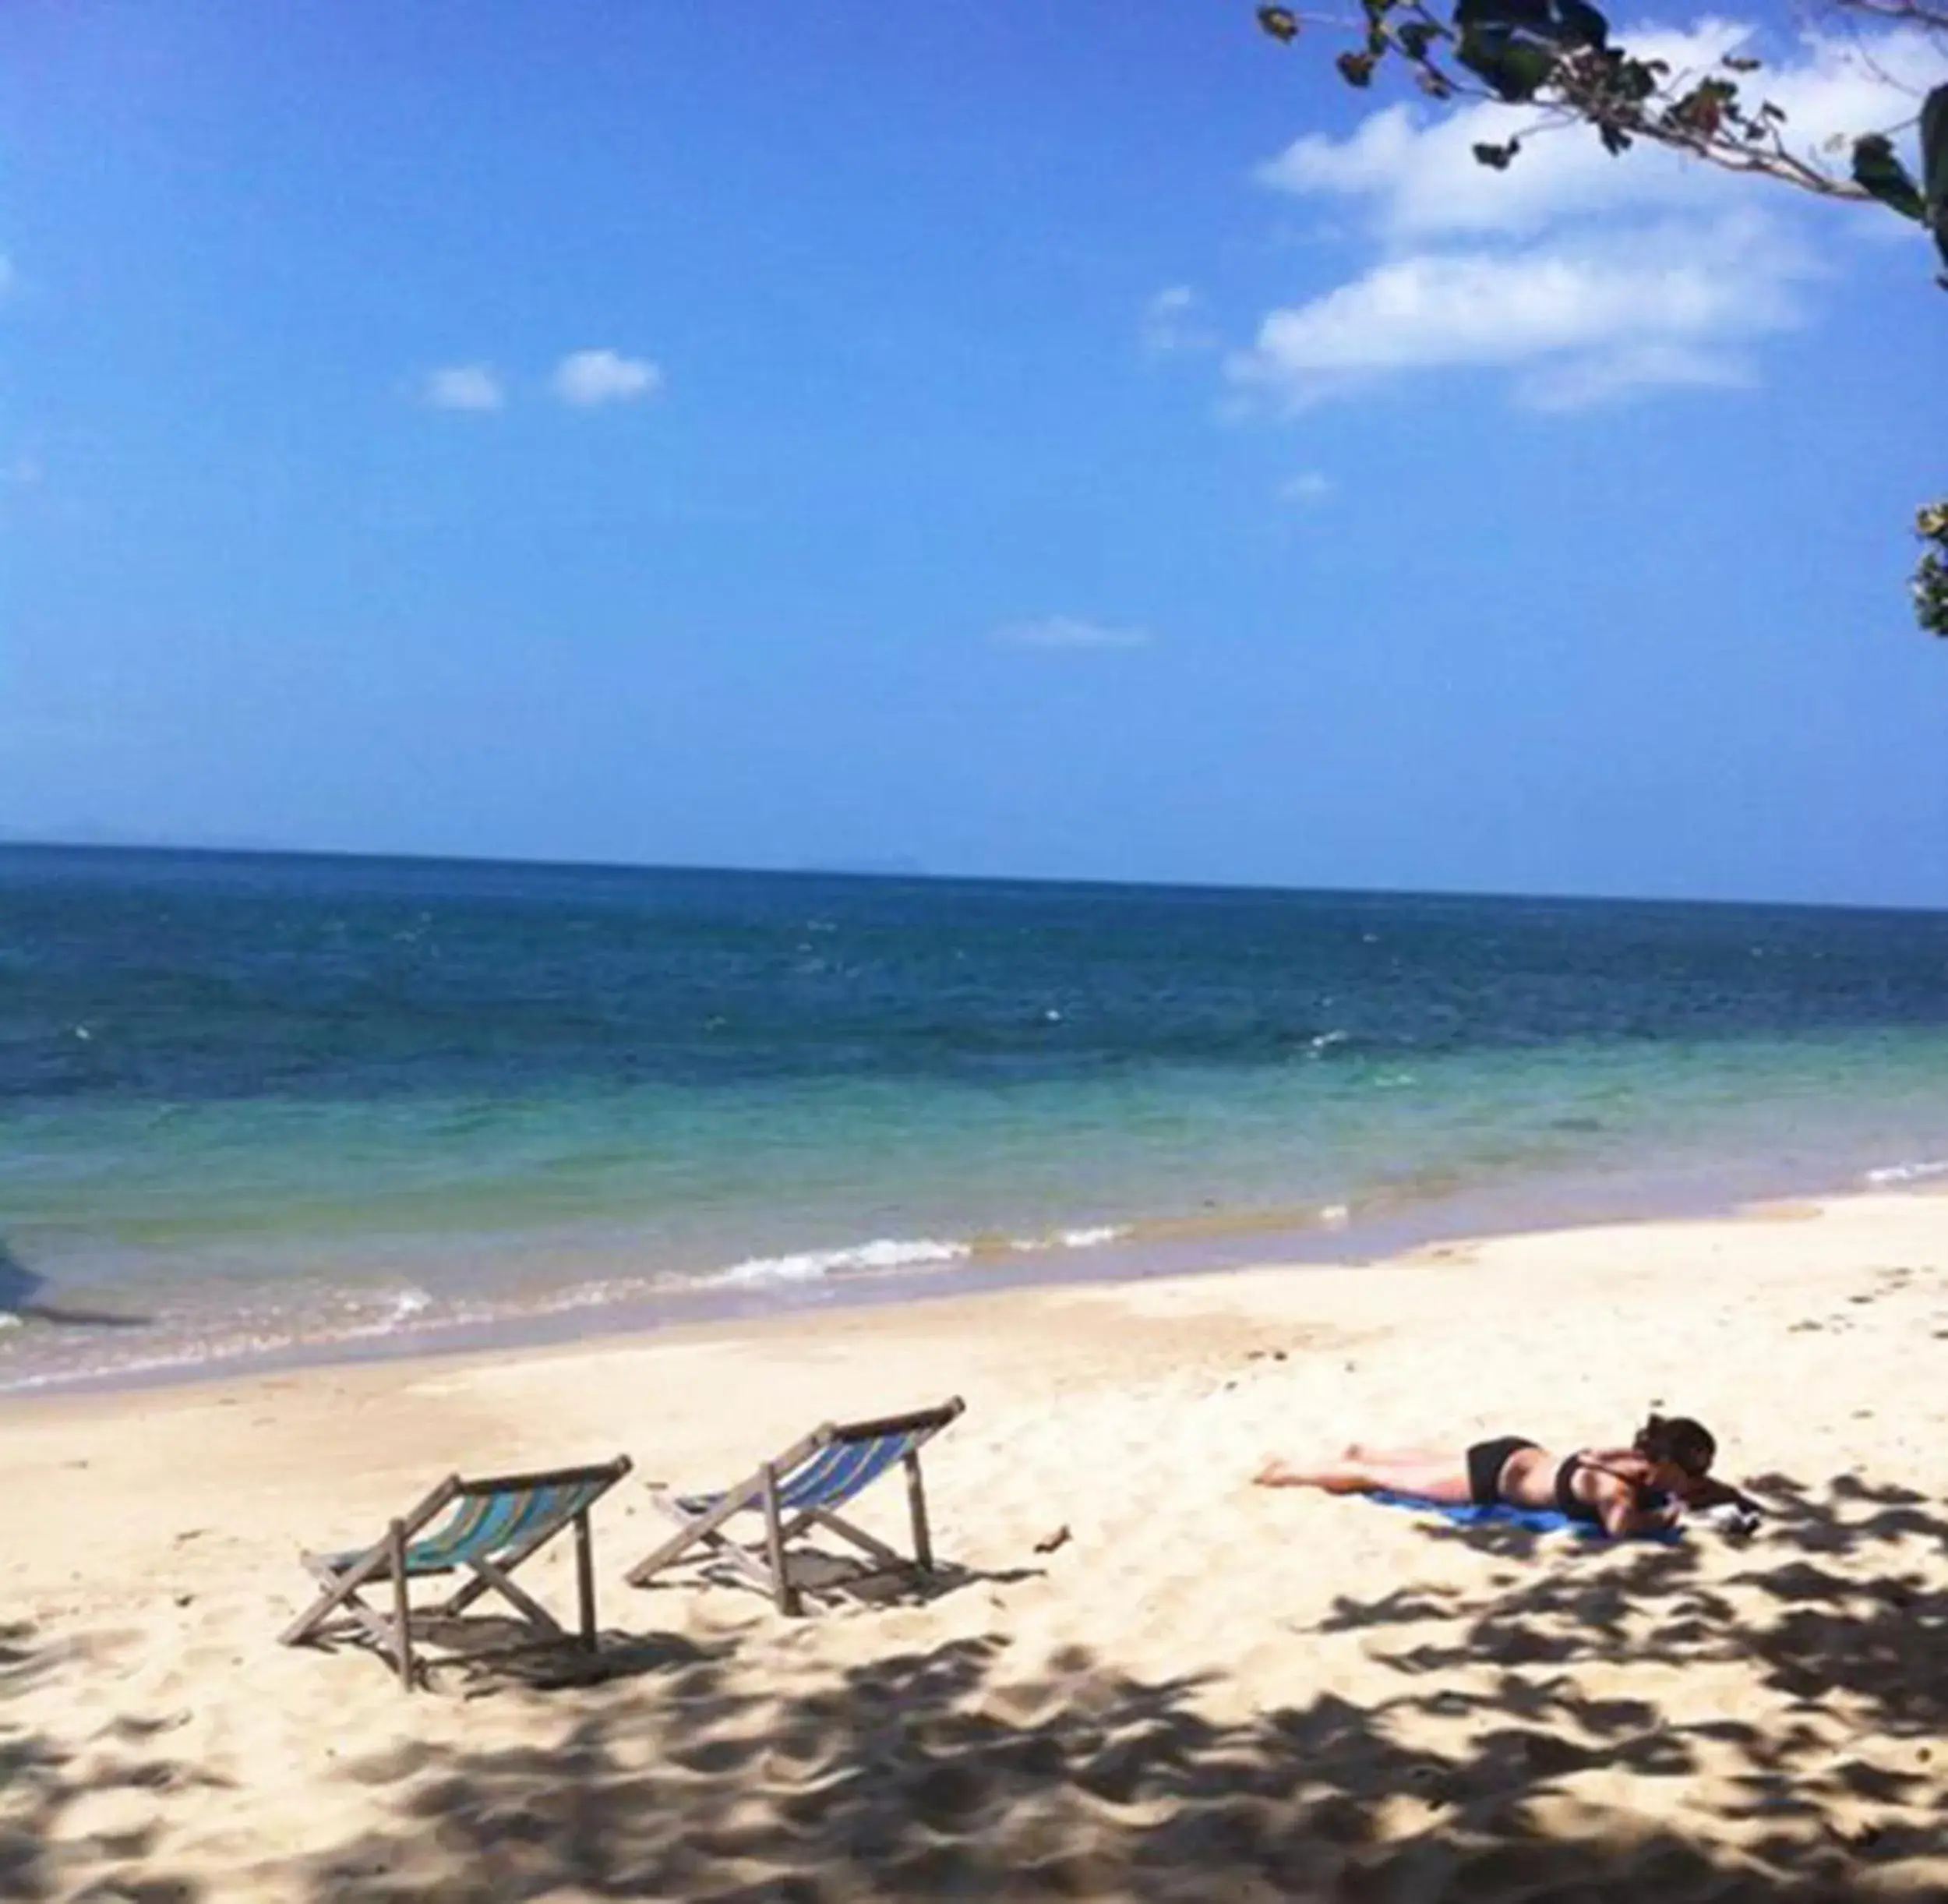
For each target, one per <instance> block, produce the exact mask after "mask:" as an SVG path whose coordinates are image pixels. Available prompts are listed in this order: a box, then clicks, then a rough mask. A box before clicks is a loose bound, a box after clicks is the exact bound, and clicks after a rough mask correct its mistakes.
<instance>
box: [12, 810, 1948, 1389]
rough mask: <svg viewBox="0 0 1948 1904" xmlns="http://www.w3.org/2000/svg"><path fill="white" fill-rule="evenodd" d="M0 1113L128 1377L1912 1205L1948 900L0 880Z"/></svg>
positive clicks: (48, 1365)
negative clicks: (1804, 1192)
mask: <svg viewBox="0 0 1948 1904" xmlns="http://www.w3.org/2000/svg"><path fill="white" fill-rule="evenodd" d="M0 1106H4V1116H5V1125H4V1132H3V1135H4V1143H0V1249H3V1250H4V1252H5V1254H4V1255H0V1309H4V1310H5V1312H7V1316H8V1319H9V1321H11V1322H12V1323H13V1325H14V1326H9V1327H0V1386H12V1387H20V1386H42V1385H46V1384H49V1383H59V1382H68V1381H72V1380H76V1379H92V1380H101V1379H132V1378H134V1377H136V1376H154V1375H155V1374H156V1373H157V1372H178V1371H180V1372H189V1371H197V1370H203V1369H207V1368H208V1367H209V1366H210V1365H211V1364H213V1363H216V1362H223V1361H225V1360H226V1359H228V1358H238V1357H247V1356H263V1355H266V1354H273V1355H285V1354H294V1353H296V1354H306V1355H317V1354H330V1353H334V1352H351V1351H362V1352H370V1351H372V1350H374V1349H375V1348H397V1347H405V1346H418V1347H430V1346H436V1345H438V1344H441V1343H443V1342H451V1341H460V1340H475V1339H497V1338H501V1337H505V1338H509V1339H512V1338H513V1337H519V1336H521V1335H522V1334H534V1333H536V1332H538V1331H541V1330H548V1331H552V1332H553V1333H557V1334H559V1333H566V1332H573V1331H582V1330H600V1329H604V1328H609V1327H616V1326H637V1325H639V1324H641V1323H643V1322H645V1321H654V1320H655V1319H657V1318H658V1317H659V1316H673V1315H677V1314H683V1313H690V1312H695V1310H696V1309H697V1307H698V1306H699V1305H718V1306H722V1305H731V1304H735V1305H740V1306H744V1307H765V1306H771V1305H776V1304H780V1303H787V1302H791V1303H802V1302H819V1301H828V1300H834V1299H839V1298H842V1297H844V1296H845V1295H857V1294H859V1293H862V1292H863V1291H883V1290H884V1289H885V1288H889V1287H892V1286H895V1285H897V1286H898V1287H900V1288H905V1287H908V1286H910V1285H912V1284H916V1283H918V1284H925V1285H926V1286H930V1287H950V1286H965V1285H966V1284H969V1283H970V1282H979V1281H983V1280H985V1279H993V1278H996V1277H1044V1276H1054V1275H1068V1274H1075V1273H1090V1274H1096V1273H1102V1274H1131V1273H1147V1272H1149V1271H1151V1270H1156V1269H1159V1268H1181V1267H1195V1266H1200V1265H1203V1264H1215V1263H1223V1262H1236V1261H1243V1260H1249V1259H1263V1258H1265V1256H1269V1255H1274V1254H1286V1253H1292V1252H1297V1253H1300V1254H1304V1253H1307V1252H1315V1253H1316V1252H1320V1251H1322V1250H1325V1249H1333V1250H1336V1251H1342V1252H1343V1251H1346V1250H1349V1249H1351V1250H1356V1251H1357V1249H1361V1248H1364V1247H1375V1246H1378V1243H1379V1242H1381V1241H1383V1240H1385V1239H1386V1238H1390V1237H1397V1236H1398V1235H1403V1234H1408V1233H1416V1232H1418V1233H1427V1232H1430V1231H1434V1230H1437V1229H1439V1228H1444V1227H1454V1226H1456V1225H1458V1224H1473V1223H1495V1224H1502V1223H1516V1222H1523V1221H1528V1220H1541V1219H1544V1218H1548V1219H1559V1218H1565V1217H1577V1216H1586V1215H1599V1214H1614V1213H1620V1212H1625V1211H1636V1210H1644V1209H1650V1208H1666V1207H1678V1206H1687V1205H1689V1204H1694V1203H1714V1202H1720V1201H1723V1200H1725V1199H1728V1198H1730V1197H1733V1196H1739V1195H1745V1194H1756V1193H1759V1192H1769V1191H1786V1190H1791V1189H1821V1188H1828V1187H1839V1186H1841V1185H1847V1184H1849V1183H1854V1182H1862V1181H1866V1180H1869V1179H1871V1178H1874V1177H1875V1176H1876V1173H1878V1175H1879V1179H1880V1180H1883V1181H1920V1180H1923V1179H1925V1178H1926V1177H1927V1176H1929V1175H1930V1174H1932V1173H1933V1172H1934V1171H1936V1168H1937V1167H1938V1166H1940V1165H1941V1164H1942V1163H1943V1160H1944V1159H1948V915H1941V914H1900V913H1861V912H1843V911H1820V910H1807V909H1794V908H1772V907H1745V906H1739V907H1731V906H1675V905H1656V906H1652V905H1634V904H1623V903H1597V902H1575V903H1570V902H1540V901H1523V900H1509V899H1446V898H1416V897H1411V896H1392V895H1331V894H1312V893H1280V892H1230V891H1212V890H1200V889H1179V888H1135V887H1111V886H1060V885H1029V884H1007V883H1001V882H975V881H944V880H940V881H934V880H896V879H873V878H836V877H832V878H828V877H820V876H815V875H787V874H733V873H703V872H679V871H630V870H620V869H604V868H574V867H507V866H493V865H466V864H446V863H428V862H390V861H383V860H333V859H312V858H302V857H280V856H228V855H192V854H168V853H106V852H79V851H65V850H59V851H57V850H29V849H9V850H0ZM457 1332H458V1333H457Z"/></svg>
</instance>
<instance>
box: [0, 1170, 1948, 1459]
mask: <svg viewBox="0 0 1948 1904" xmlns="http://www.w3.org/2000/svg"><path fill="white" fill-rule="evenodd" d="M1883 1208H1884V1209H1885V1210H1886V1211H1888V1212H1890V1213H1906V1212H1907V1211H1908V1210H1911V1209H1914V1208H1918V1209H1919V1210H1932V1209H1935V1208H1939V1210H1940V1212H1941V1218H1942V1221H1943V1225H1944V1228H1948V1182H1936V1181H1935V1180H1933V1179H1932V1178H1931V1179H1929V1181H1927V1182H1922V1183H1918V1184H1904V1185H1899V1186H1897V1187H1893V1188H1885V1189H1883V1188H1877V1187H1876V1188H1872V1189H1851V1190H1847V1191H1843V1192H1830V1193H1816V1192H1808V1193H1804V1194H1797V1195H1783V1196H1763V1197H1756V1198H1753V1199H1749V1200H1746V1201H1743V1202H1740V1203H1725V1204H1703V1205H1700V1206H1696V1207H1692V1208H1689V1209H1685V1210H1675V1211H1674V1210H1656V1211H1650V1212H1646V1213H1641V1214H1628V1215H1613V1216H1611V1217H1605V1218H1600V1219H1596V1220H1587V1221H1578V1222H1571V1223H1566V1224H1551V1223H1547V1222H1544V1221H1540V1220H1538V1221H1537V1223H1535V1224H1533V1225H1530V1226H1526V1227H1520V1228H1506V1229H1499V1230H1482V1231H1469V1230H1465V1229H1463V1230H1449V1229H1447V1228H1442V1227H1438V1226H1435V1227H1432V1228H1424V1227H1423V1226H1419V1225H1417V1226H1415V1228H1414V1230H1413V1234H1411V1235H1404V1236H1402V1235H1396V1236H1392V1237H1390V1238H1379V1239H1376V1246H1375V1248H1373V1249H1371V1250H1365V1251H1360V1252H1346V1251H1344V1250H1343V1249H1339V1248H1338V1247H1337V1246H1338V1245H1343V1243H1344V1242H1346V1240H1347V1239H1346V1236H1345V1235H1343V1233H1342V1234H1340V1235H1333V1234H1332V1233H1331V1232H1330V1231H1326V1230H1324V1229H1322V1230H1321V1231H1319V1232H1318V1240H1319V1242H1320V1243H1321V1245H1322V1249H1321V1253H1319V1254H1318V1255H1316V1256H1293V1255H1286V1256H1279V1257H1276V1258H1267V1259H1251V1260H1246V1261H1240V1262H1230V1263H1216V1264H1212V1265H1209V1266H1197V1267H1193V1268H1189V1269H1156V1270H1149V1271H1147V1272H1143V1273H1135V1274H1126V1275H1101V1274H1089V1273H1086V1272H1085V1271H1082V1270H1078V1271H1077V1272H1076V1273H1073V1274H1071V1275H1068V1276H1050V1275H1046V1274H1036V1273H1033V1272H1032V1270H1022V1271H1021V1272H1019V1273H1015V1274H1012V1275H1011V1274H1008V1273H1005V1272H1004V1271H995V1270H991V1269H990V1270H989V1271H988V1272H987V1273H986V1274H985V1275H984V1277H983V1280H982V1281H980V1282H979V1284H977V1285H976V1286H972V1287H970V1286H969V1278H968V1277H967V1275H966V1273H965V1272H963V1273H962V1274H960V1275H958V1276H955V1277H948V1276H947V1275H943V1274H940V1273H935V1274H933V1275H931V1276H917V1277H912V1278H905V1277H900V1276H898V1274H891V1275H886V1276H883V1277H863V1278H861V1279H859V1281H857V1282H856V1283H854V1284H850V1285H849V1286H848V1287H847V1288H845V1290H844V1291H843V1292H842V1293H839V1292H835V1291H831V1290H830V1289H828V1288H823V1287H820V1288H814V1289H813V1290H810V1291H807V1292H806V1295H804V1296H803V1298H802V1299H801V1300H799V1301H797V1302H784V1303H779V1302H753V1303H752V1304H750V1305H748V1306H741V1307H740V1306H736V1305H729V1306H725V1307H723V1308H722V1309H718V1308H709V1309H706V1310H705V1312H702V1313H695V1314H688V1315H677V1316H669V1317H665V1318H662V1319H657V1320H654V1321H651V1322H648V1323H637V1324H635V1325H633V1326H617V1327H612V1328H602V1329H596V1330H578V1331H571V1330H567V1329H566V1328H564V1329H563V1330H561V1331H559V1333H556V1332H549V1331H529V1330H521V1332H519V1333H518V1334H517V1333H514V1332H513V1331H512V1330H510V1329H509V1328H508V1327H506V1326H503V1325H501V1324H490V1325H486V1326H471V1325H468V1324H464V1323H462V1324H456V1325H451V1326H447V1327H445V1328H441V1329H436V1330H425V1331H424V1332H418V1333H415V1332H414V1331H411V1330H401V1331H399V1332H397V1333H396V1334H390V1335H386V1336H383V1337H374V1338H371V1339H369V1340H365V1341H359V1342H358V1343H357V1344H353V1345H351V1350H352V1352H336V1351H337V1348H338V1347H340V1346H341V1345H333V1346H332V1347H330V1348H326V1349H323V1350H321V1351H317V1352H313V1351H310V1350H309V1349H305V1350H296V1351H289V1352H283V1351H278V1352H273V1353H271V1354H267V1355H263V1356H252V1357H242V1356H239V1357H235V1358H226V1359H224V1360H223V1361H221V1362H217V1363H214V1364H203V1365H196V1366H193V1367H186V1368H183V1369H180V1370H179V1369H176V1368H174V1367H172V1368H170V1369H162V1370H156V1371H148V1372H143V1374H142V1375H141V1376H139V1377H138V1378H136V1379H115V1378H94V1377H83V1378H79V1379H74V1380H72V1381H63V1382H59V1383H48V1384H47V1385H45V1386H40V1387H32V1388H16V1389H11V1390H0V1433H4V1432H5V1429H6V1427H7V1426H8V1425H9V1423H12V1422H16V1421H18V1422H30V1421H32V1420H34V1419H36V1418H42V1417H44V1416H46V1415H52V1414H57V1413H62V1412H66V1411H73V1412H76V1413H77V1414H79V1415H83V1416H86V1415H92V1414H94V1413H96V1412H97V1411H102V1410H104V1409H111V1408H113V1407H114V1406H115V1404H121V1403H127V1404H129V1406H130V1408H131V1410H132V1411H134V1412H136V1413H141V1412H144V1411H146V1410H147V1409H149V1408H151V1407H153V1406H154V1405H155V1404H157V1403H159V1402H163V1403H166V1402H167V1401H169V1400H171V1399H174V1398H177V1397H181V1398H182V1399H183V1400H185V1401H186V1402H190V1403H194V1402H196V1401H199V1399H207V1398H208V1397H210V1396H212V1395H215V1396H222V1395H224V1394H226V1393H227V1392H228V1391H231V1390H243V1389H252V1388H263V1387H270V1388H273V1389H277V1388H282V1389H288V1388H289V1387H290V1386H291V1385H292V1384H293V1383H303V1384H309V1383H330V1382H334V1381H341V1380H344V1381H351V1382H353V1383H357V1384H358V1385H359V1386H366V1385H370V1386H375V1387H377V1388H380V1389H383V1388H384V1387H385V1386H389V1385H391V1384H393V1383H401V1382H410V1381H414V1380H416V1379H421V1378H422V1377H428V1376H432V1377H437V1376H440V1375H442V1374H444V1373H449V1372H457V1373H463V1374H464V1373H466V1372H474V1371H479V1370H492V1369H510V1368H518V1367H521V1366H524V1365H537V1364H545V1365H549V1366H553V1365H560V1364H569V1363H573V1362H577V1361H581V1360H583V1359H584V1358H586V1359H588V1360H590V1361H591V1362H593V1361H600V1360H602V1359H603V1358H608V1357H610V1356H621V1357H631V1356H642V1355H654V1354H655V1352H656V1351H658V1350H660V1349H664V1348H668V1349H669V1350H671V1351H684V1350H686V1349H692V1348H698V1347H708V1346H722V1345H725V1344H739V1343H743V1342H746V1341H748V1342H750V1343H752V1344H764V1345H767V1346H779V1345H784V1344H789V1341H790V1340H791V1338H792V1337H796V1336H803V1337H806V1338H807V1339H811V1338H815V1337H817V1336H819V1335H821V1334H825V1333H827V1332H828V1331H829V1332H831V1333H833V1334H845V1333H847V1332H849V1330H850V1329H851V1328H852V1326H854V1325H859V1326H866V1327H870V1326H876V1325H878V1324H881V1323H888V1322H889V1321H896V1320H897V1319H898V1318H900V1317H902V1316H911V1317H912V1319H913V1320H914V1322H915V1323H916V1324H917V1325H919V1326H922V1327H923V1328H927V1329H930V1330H940V1329H948V1330H951V1328H952V1326H954V1325H955V1323H956V1322H957V1321H959V1320H962V1319H968V1320H972V1321H979V1320H981V1319H988V1318H991V1317H993V1316H994V1315H996V1314H997V1313H1000V1312H1005V1310H1006V1309H1008V1306H1009V1305H1015V1306H1016V1307H1017V1308H1018V1310H1019V1312H1022V1313H1028V1312H1032V1309H1033V1307H1034V1305H1035V1304H1036V1301H1037V1299H1038V1298H1050V1299H1051V1300H1053V1302H1055V1303H1056V1304H1057V1305H1061V1304H1062V1302H1063V1300H1064V1298H1082V1299H1087V1298H1099V1299H1103V1300H1106V1301H1109V1302H1114V1301H1115V1300H1117V1298H1118V1297H1119V1296H1122V1295H1128V1297H1129V1298H1131V1301H1132V1302H1138V1303H1140V1302H1143V1301H1145V1300H1146V1299H1156V1300H1161V1301H1163V1302H1166V1303H1175V1304H1179V1305H1186V1306H1189V1307H1196V1306H1197V1298H1198V1295H1200V1293H1202V1295H1204V1296H1205V1298H1207V1299H1208V1301H1209V1302H1210V1303H1212V1304H1215V1305H1218V1306H1220V1307H1222V1306H1226V1305H1233V1304H1237V1305H1240V1306H1242V1307H1244V1308H1245V1309H1248V1308H1249V1307H1250V1292H1251V1291H1252V1290H1253V1289H1255V1288H1264V1289H1265V1290H1268V1291H1270V1290H1277V1291H1280V1292H1281V1295H1282V1297H1283V1295H1285V1294H1286V1293H1287V1292H1290V1293H1291V1294H1293V1295H1296V1294H1297V1292H1298V1291H1302V1290H1303V1288H1304V1287H1305V1285H1306V1284H1308V1283H1311V1282H1313V1281H1318V1282H1319V1283H1320V1284H1321V1285H1322V1287H1323V1286H1324V1285H1325V1284H1329V1283H1330V1284H1337V1285H1339V1286H1342V1287H1343V1279H1346V1278H1359V1277H1369V1276H1371V1277H1377V1278H1382V1279H1385V1278H1388V1277H1395V1276H1397V1275H1398V1274H1399V1273H1401V1272H1403V1271H1406V1270H1425V1269H1427V1268H1429V1267H1430V1266H1434V1265H1437V1264H1438V1265H1444V1266H1450V1267H1453V1268H1456V1269H1459V1268H1460V1267H1462V1266H1469V1265H1473V1264H1477V1263H1479V1262H1480V1261H1481V1260H1482V1259H1484V1257H1489V1258H1492V1257H1495V1256H1503V1255H1506V1254H1508V1253H1509V1252H1522V1251H1526V1250H1530V1249H1537V1248H1546V1247H1547V1246H1549V1245H1562V1246H1564V1247H1566V1248H1568V1249H1571V1250H1572V1251H1574V1252H1577V1253H1579V1254H1580V1253H1583V1252H1586V1251H1587V1250H1590V1249H1594V1248H1598V1247H1600V1246H1602V1245H1604V1244H1606V1243H1607V1242H1611V1241H1613V1240H1614V1241H1615V1242H1617V1243H1618V1244H1619V1245H1628V1244H1629V1243H1630V1242H1633V1241H1638V1240H1644V1239H1647V1240H1649V1241H1650V1242H1652V1243H1653V1244H1654V1243H1656V1242H1658V1241H1660V1240H1664V1241H1667V1240H1668V1239H1669V1238H1670V1236H1671V1235H1684V1234H1687V1233H1696V1232H1705V1233H1711V1232H1715V1231H1720V1230H1726V1231H1732V1232H1736V1231H1742V1230H1744V1229H1745V1228H1748V1227H1752V1226H1765V1225H1773V1224H1802V1223H1813V1222H1818V1221H1820V1220H1823V1219H1826V1218H1829V1217H1833V1216H1835V1215H1839V1216H1840V1217H1842V1218H1843V1219H1844V1218H1845V1217H1847V1215H1848V1214H1849V1213H1851V1214H1852V1215H1854V1216H1855V1217H1859V1218H1863V1219H1867V1220H1871V1219H1872V1217H1874V1216H1875V1215H1876V1213H1879V1212H1880V1211H1881V1210H1883ZM1329 1245H1331V1246H1332V1247H1331V1248H1330V1249H1329V1247H1328V1246H1329ZM1382 1245H1384V1246H1382ZM701 1293H703V1294H706V1295H714V1294H715V1293H717V1292H715V1291H708V1292H701ZM547 1319H549V1318H539V1319H536V1320H547ZM563 1319H565V1318H563ZM470 1334H471V1336H472V1337H473V1338H474V1339H471V1340H460V1341H455V1340H453V1339H451V1338H453V1337H462V1336H468V1335H470ZM434 1336H438V1337H443V1338H445V1339H442V1340H439V1341H429V1340H428V1339H427V1338H428V1337H434Z"/></svg>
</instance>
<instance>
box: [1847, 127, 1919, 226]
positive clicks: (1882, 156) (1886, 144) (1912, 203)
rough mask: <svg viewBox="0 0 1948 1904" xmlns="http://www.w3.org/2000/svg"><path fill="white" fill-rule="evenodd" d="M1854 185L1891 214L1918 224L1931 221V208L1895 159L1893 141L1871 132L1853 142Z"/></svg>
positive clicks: (1905, 169)
mask: <svg viewBox="0 0 1948 1904" xmlns="http://www.w3.org/2000/svg"><path fill="white" fill-rule="evenodd" d="M1853 182H1854V184H1855V185H1858V186H1860V187H1861V188H1862V189H1863V190H1865V192H1867V193H1869V195H1870V196H1872V197H1875V198H1877V199H1878V200H1879V201H1880V202H1881V203H1882V204H1883V205H1885V206H1886V207H1887V208H1888V209H1889V210H1890V211H1897V212H1898V213H1900V215H1901V217H1904V218H1912V219H1913V220H1914V221H1915V222H1916V223H1917V224H1927V223H1928V222H1929V219H1928V207H1927V205H1926V203H1925V202H1924V201H1923V200H1922V196H1921V193H1920V190H1919V189H1918V187H1917V186H1916V185H1915V184H1914V180H1913V179H1912V178H1911V177H1910V176H1909V175H1908V171H1907V167H1906V166H1904V164H1901V162H1900V160H1898V159H1897V158H1896V157H1894V147H1893V140H1890V139H1889V138H1887V137H1886V136H1885V134H1883V133H1880V132H1869V133H1868V134H1867V136H1865V138H1864V139H1856V140H1854V142H1853Z"/></svg>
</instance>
